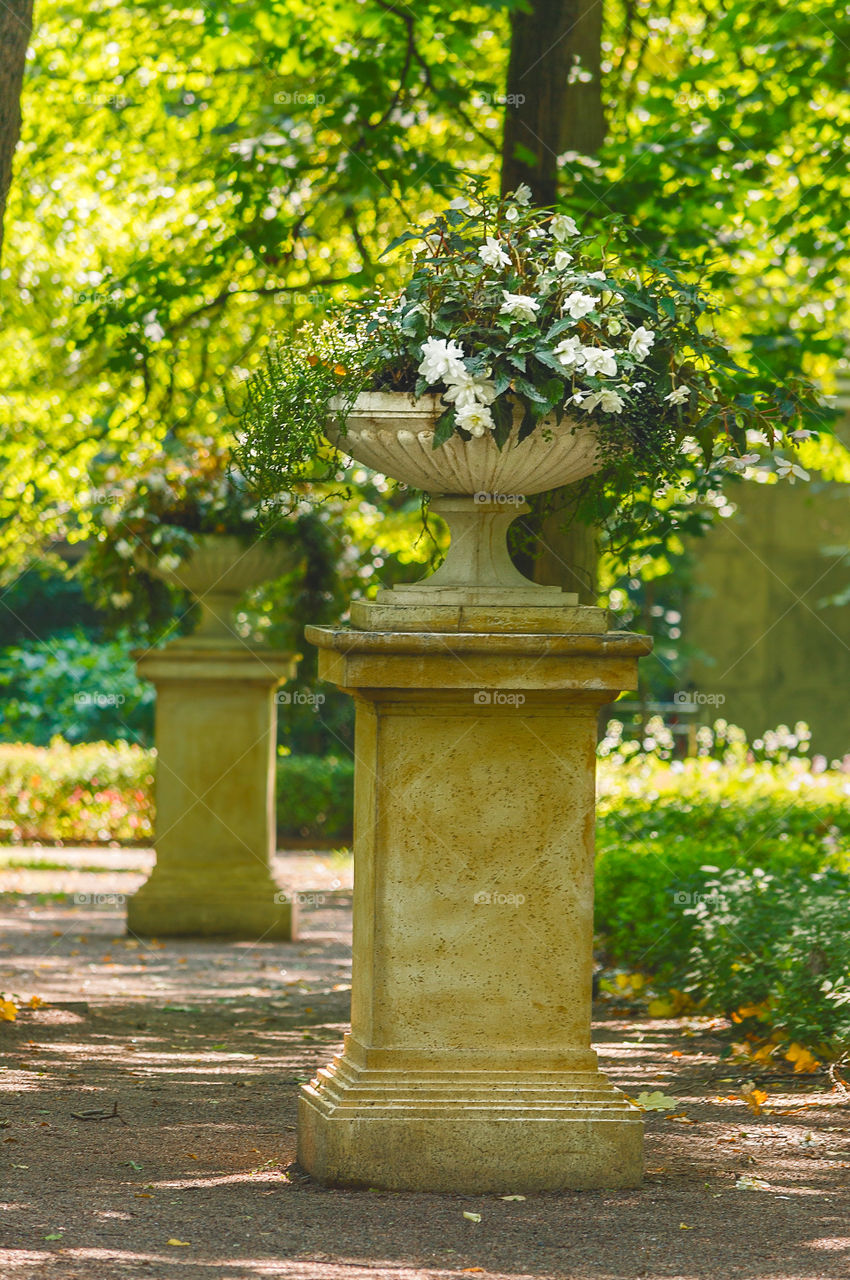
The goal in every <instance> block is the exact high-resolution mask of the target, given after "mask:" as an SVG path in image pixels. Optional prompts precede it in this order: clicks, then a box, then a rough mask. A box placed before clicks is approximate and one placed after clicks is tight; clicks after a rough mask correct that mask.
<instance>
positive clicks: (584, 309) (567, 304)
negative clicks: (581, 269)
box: [562, 289, 596, 320]
mask: <svg viewBox="0 0 850 1280" xmlns="http://www.w3.org/2000/svg"><path fill="white" fill-rule="evenodd" d="M595 306H596V299H595V298H594V297H592V296H591V295H590V294H589V293H582V292H581V290H580V289H573V291H572V293H571V294H569V296H568V297H567V298H565V299H564V305H563V308H562V310H563V311H567V312H569V314H570V315H571V316H572V318H573V320H580V319H581V318H582V316H586V315H587V314H588V312H589V311H592V310H593V308H594V307H595Z"/></svg>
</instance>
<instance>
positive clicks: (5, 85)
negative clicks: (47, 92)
mask: <svg viewBox="0 0 850 1280" xmlns="http://www.w3.org/2000/svg"><path fill="white" fill-rule="evenodd" d="M32 7H33V0H3V3H0V253H2V250H3V218H4V215H5V212H6V200H7V198H8V195H9V188H10V187H11V185H12V159H13V157H14V154H15V148H16V147H17V145H18V139H19V138H20V136H21V87H22V85H23V82H24V67H25V65H26V59H27V46H28V44H29V40H30V35H31V34H32Z"/></svg>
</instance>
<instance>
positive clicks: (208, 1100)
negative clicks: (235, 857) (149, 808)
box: [0, 893, 850, 1280]
mask: <svg viewBox="0 0 850 1280" xmlns="http://www.w3.org/2000/svg"><path fill="white" fill-rule="evenodd" d="M349 907H350V897H349V896H348V895H347V894H345V893H335V894H328V895H326V897H325V901H324V902H323V903H321V904H319V905H316V906H314V907H310V906H308V907H306V908H305V911H304V935H303V937H302V939H301V940H300V941H299V942H297V943H293V944H282V943H269V944H267V943H260V944H258V945H257V944H218V943H215V942H188V941H186V942H168V943H163V944H153V945H152V944H150V943H149V942H143V941H141V940H138V939H132V938H126V937H124V936H123V934H122V929H123V920H122V916H121V913H120V912H119V911H117V910H113V911H110V910H109V909H105V910H101V909H98V910H91V911H88V912H87V913H81V912H80V911H79V910H77V911H73V910H71V909H70V908H69V907H66V906H62V905H61V904H59V903H56V902H42V903H38V902H37V901H35V900H34V899H26V898H22V899H19V900H18V901H17V902H16V903H14V904H13V905H12V907H11V908H10V910H9V911H8V912H7V913H6V918H5V922H4V926H5V927H4V930H3V933H2V935H0V937H2V942H0V946H2V948H4V949H2V950H0V988H2V989H4V990H15V991H16V992H18V993H19V994H20V995H21V996H22V997H28V996H30V995H37V996H41V997H42V998H46V999H47V1000H48V1001H49V1003H48V1004H47V1005H46V1006H45V1007H42V1008H35V1009H32V1010H30V1009H24V1010H23V1011H22V1012H21V1014H20V1017H19V1020H18V1021H17V1022H15V1023H7V1024H4V1025H3V1027H2V1040H0V1047H2V1049H3V1050H4V1058H3V1063H4V1070H3V1071H2V1072H0V1124H2V1125H3V1126H5V1127H3V1128H2V1130H0V1156H2V1162H3V1167H4V1173H3V1182H2V1185H3V1191H2V1202H0V1233H1V1234H0V1238H2V1242H3V1246H4V1248H3V1249H2V1251H0V1275H2V1276H3V1280H7V1278H8V1280H30V1278H31V1277H32V1278H33V1280H34V1278H36V1277H38V1278H39V1280H41V1278H42V1277H44V1278H45V1280H53V1278H54V1277H55V1280H107V1278H108V1280H113V1277H116V1276H134V1275H138V1276H149V1277H154V1278H155V1280H202V1278H208V1280H254V1278H256V1280H264V1278H265V1277H286V1278H287V1280H307V1278H308V1277H309V1280H313V1278H314V1277H327V1280H354V1278H355V1277H357V1280H373V1278H376V1280H377V1278H379V1277H393V1278H394V1280H395V1278H401V1277H404V1278H405V1280H419V1278H420V1277H435V1278H436V1277H447V1276H462V1275H472V1274H474V1275H478V1276H482V1277H484V1280H488V1278H489V1280H497V1278H507V1277H511V1278H512V1280H519V1277H530V1276H533V1277H554V1278H559V1277H564V1278H566V1277H575V1278H577V1280H585V1278H587V1280H591V1278H593V1280H609V1278H614V1277H616V1278H619V1277H639V1276H647V1277H671V1278H673V1277H678V1278H681V1280H685V1278H688V1280H725V1278H726V1277H734V1276H742V1277H747V1278H748V1280H761V1278H762V1277H764V1280H792V1278H793V1280H816V1278H817V1277H830V1280H833V1278H837V1277H839V1276H842V1275H844V1274H847V1272H848V1269H850V1268H848V1262H847V1252H846V1251H847V1248H848V1245H850V1240H848V1236H850V1230H848V1221H850V1197H848V1194H847V1192H848V1172H850V1134H848V1130H850V1119H848V1112H847V1109H846V1106H845V1105H844V1102H843V1099H842V1097H841V1096H840V1094H839V1093H838V1092H831V1091H830V1090H829V1087H828V1084H825V1083H824V1082H823V1081H819V1082H814V1083H813V1082H809V1083H807V1082H806V1081H805V1080H800V1079H796V1080H795V1079H793V1078H790V1079H788V1080H787V1081H777V1082H775V1083H774V1084H773V1085H771V1086H770V1098H769V1102H768V1104H767V1106H766V1107H765V1110H764V1112H763V1114H761V1115H758V1116H754V1115H753V1114H752V1113H751V1112H750V1111H749V1110H748V1108H747V1104H746V1102H745V1100H744V1098H743V1097H742V1095H741V1092H740V1086H741V1083H742V1079H741V1077H740V1076H739V1074H738V1072H737V1071H736V1069H735V1068H729V1066H728V1064H726V1063H723V1062H721V1061H720V1059H719V1058H718V1056H717V1055H718V1051H719V1049H720V1047H721V1041H720V1039H718V1031H717V1029H716V1028H715V1027H712V1025H711V1024H709V1023H707V1022H706V1021H705V1020H697V1019H691V1020H685V1021H673V1020H670V1021H667V1022H665V1021H659V1020H651V1021H650V1020H643V1021H640V1022H631V1023H626V1022H623V1021H619V1020H617V1018H615V1017H611V1016H608V1017H604V1018H602V1019H601V1020H600V1022H599V1023H598V1025H597V1027H596V1030H595V1037H596V1043H597V1046H598V1048H599V1050H600V1055H601V1058H602V1061H603V1065H604V1067H605V1069H606V1070H607V1071H608V1072H609V1074H610V1075H611V1076H612V1078H613V1079H614V1080H615V1082H616V1083H618V1084H619V1085H621V1086H622V1087H623V1088H625V1089H626V1091H627V1092H628V1093H629V1094H630V1095H632V1096H635V1095H637V1094H638V1093H640V1092H643V1091H654V1090H661V1091H662V1092H664V1093H665V1094H668V1095H671V1096H672V1097H674V1098H675V1099H676V1100H677V1107H676V1109H675V1110H674V1111H672V1112H667V1113H661V1112H658V1113H650V1114H648V1116H647V1141H646V1151H647V1177H646V1182H645V1185H644V1187H643V1188H641V1189H640V1190H639V1191H624V1192H583V1193H559V1194H547V1195H534V1196H528V1197H527V1198H526V1199H524V1200H504V1199H501V1198H500V1197H498V1196H437V1195H433V1196H432V1195H420V1194H416V1195H405V1194H390V1193H381V1192H374V1191H373V1192H369V1191H362V1192H354V1191H329V1190H325V1189H323V1188H320V1187H318V1186H316V1185H315V1184H314V1183H313V1182H312V1181H311V1180H310V1179H308V1178H305V1177H304V1176H303V1175H301V1174H300V1173H299V1171H298V1170H297V1168H296V1167H295V1166H294V1164H293V1162H294V1157H295V1104H296V1098H297V1091H298V1084H299V1082H300V1081H303V1080H306V1079H309V1077H310V1076H311V1075H312V1073H313V1072H314V1071H315V1069H316V1068H317V1067H318V1066H319V1065H320V1064H321V1063H323V1062H325V1061H326V1060H327V1059H328V1058H329V1057H330V1056H331V1054H332V1053H333V1052H334V1051H335V1050H336V1049H337V1048H338V1046H339V1045H340V1042H341V1039H342V1034H343V1031H344V1029H345V1026H346V1020H347V1017H348V996H349V972H350V934H349V929H350V910H349ZM85 982H87V983H88V986H87V987H83V985H82V984H83V983H85ZM113 1108H115V1109H117V1115H115V1116H112V1117H109V1118H106V1114H107V1113H109V1112H110V1111H112V1110H113ZM94 1111H100V1112H102V1113H104V1118H96V1117H94V1116H93V1115H89V1116H88V1118H86V1113H92V1112H94ZM79 1117H83V1118H79ZM751 1184H752V1185H751ZM760 1184H764V1185H760ZM517 1191H518V1193H520V1194H521V1188H517ZM465 1211H466V1212H472V1213H476V1214H480V1215H481V1221H480V1222H473V1221H470V1220H469V1219H466V1218H464V1216H463V1214H464V1212H465ZM169 1241H171V1242H173V1241H182V1242H185V1243H169Z"/></svg>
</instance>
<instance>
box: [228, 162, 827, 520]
mask: <svg viewBox="0 0 850 1280" xmlns="http://www.w3.org/2000/svg"><path fill="white" fill-rule="evenodd" d="M530 194H531V193H530V191H529V190H528V188H521V189H520V190H518V191H517V192H514V193H512V194H511V195H510V196H508V197H506V198H505V199H501V200H499V199H496V198H493V197H490V196H489V195H488V194H487V193H486V191H485V189H484V188H483V185H480V184H471V185H470V191H469V196H468V197H464V198H462V199H459V200H456V201H454V202H453V204H452V206H451V207H450V208H449V209H448V210H446V211H445V212H444V213H442V214H440V215H439V216H438V217H437V218H436V219H435V220H433V221H431V222H430V223H428V224H427V225H424V226H413V227H411V228H409V229H408V230H406V231H405V232H404V233H403V234H402V235H400V236H398V237H397V238H396V240H394V241H393V243H392V245H390V246H389V248H390V249H395V248H403V249H405V250H409V251H410V252H412V254H413V267H412V269H408V270H406V271H403V272H402V273H401V274H402V278H403V281H404V288H403V293H402V294H401V296H400V297H399V296H394V297H393V296H389V295H379V296H378V297H377V299H371V300H368V301H367V302H365V303H360V304H357V305H354V306H349V307H348V308H339V309H338V310H337V311H336V312H335V314H334V317H333V319H332V320H326V321H325V322H324V323H323V324H322V325H321V326H317V327H315V328H313V329H307V330H306V331H303V332H302V333H301V334H300V335H299V336H298V338H297V340H296V342H294V343H290V342H289V341H287V340H285V339H284V338H283V337H281V338H280V339H279V340H278V343H277V345H276V346H274V347H273V348H272V349H271V351H270V352H269V353H268V355H267V357H266V360H265V362H264V364H263V365H262V367H261V368H260V369H259V370H258V371H257V372H256V373H254V374H253V375H252V376H251V377H249V378H248V380H247V382H246V384H245V389H244V396H243V400H242V408H241V426H242V435H241V441H242V443H241V445H240V449H239V452H238V457H239V461H240V465H241V466H242V467H243V469H244V470H245V471H246V473H247V474H248V475H249V476H250V478H251V481H252V483H253V484H254V485H255V486H256V488H257V489H258V490H259V491H260V492H261V493H262V494H263V496H264V497H265V498H266V499H267V500H268V501H269V502H271V503H272V504H273V505H274V506H276V507H280V506H281V505H284V506H285V504H286V503H290V504H291V503H293V502H294V501H295V497H294V496H293V495H292V493H291V490H292V488H293V486H298V485H300V483H301V482H303V481H304V480H309V479H312V478H313V477H314V475H315V472H316V468H317V466H319V467H324V469H325V470H324V473H323V475H322V478H325V479H327V478H330V475H331V474H332V471H333V468H332V466H331V465H330V464H329V463H328V461H327V446H326V445H324V444H323V435H324V433H325V429H326V426H327V424H328V420H329V419H331V420H333V421H335V422H336V423H337V424H341V425H342V426H343V428H344V422H345V418H346V415H347V411H348V409H349V408H350V407H351V405H352V404H353V402H354V399H355V398H356V396H357V394H358V392H360V391H361V390H374V391H377V390H399V391H405V392H409V393H411V394H412V395H414V394H415V395H416V396H424V395H431V396H434V397H435V398H438V399H439V400H440V404H439V405H438V406H437V407H436V408H435V410H434V413H435V432H434V447H435V448H437V447H438V446H439V445H440V444H442V443H443V442H444V441H445V440H447V439H448V438H449V437H450V436H451V435H452V433H453V432H456V433H458V434H460V436H461V437H462V438H463V439H465V440H469V439H470V438H472V437H476V436H478V437H480V436H483V435H485V434H486V433H487V432H488V431H490V432H492V433H493V437H494V439H495V441H496V443H497V445H498V446H499V448H505V447H507V446H508V445H509V443H513V442H515V441H517V440H522V439H524V438H525V437H526V436H527V435H529V434H530V433H531V432H533V431H535V430H542V431H545V430H547V429H548V427H547V424H548V423H549V422H550V421H551V417H552V416H553V415H554V416H555V417H556V418H557V420H558V421H560V420H561V419H562V418H563V417H564V415H569V416H570V418H571V419H573V420H574V421H575V422H576V424H577V425H579V426H581V425H586V424H587V423H588V422H592V424H593V425H595V426H596V427H597V428H598V438H599V452H600V455H601V461H602V467H601V470H600V472H599V474H598V475H597V476H596V477H595V478H594V480H593V481H592V482H588V484H587V485H586V492H585V495H584V507H585V514H586V515H587V516H588V518H590V517H592V518H593V519H594V521H598V520H599V518H600V517H610V516H611V515H612V514H613V513H614V512H618V516H619V519H618V526H619V533H620V536H621V537H622V536H624V533H625V532H626V530H627V529H628V528H629V527H631V526H630V524H629V519H628V514H627V513H629V512H631V511H632V510H634V494H635V491H636V490H638V491H643V492H645V494H646V495H648V498H649V500H650V501H649V505H648V507H647V506H646V504H644V508H643V509H642V510H641V522H642V523H646V522H647V521H651V520H652V519H653V518H654V515H655V506H654V502H655V499H656V498H657V497H658V496H659V492H663V491H666V490H668V489H669V488H670V487H671V486H673V485H675V484H676V483H677V482H678V481H679V478H680V475H681V474H682V472H683V471H687V472H691V471H693V470H694V469H695V462H694V455H695V454H699V453H700V452H701V453H702V455H703V458H704V462H705V463H706V464H707V465H709V466H711V464H712V463H716V462H718V461H719V460H720V459H721V458H722V457H723V455H725V454H727V453H728V452H729V450H730V449H731V450H733V451H734V453H733V454H732V455H731V456H729V457H728V458H724V459H723V460H724V462H728V463H729V465H730V466H731V467H732V468H733V469H737V468H739V467H740V465H741V463H740V461H739V456H740V455H744V454H745V450H746V448H747V445H748V441H751V440H752V439H753V438H754V437H756V436H757V437H758V438H760V439H762V440H764V441H766V442H767V443H768V444H770V445H771V446H772V445H773V444H774V443H775V442H776V441H777V440H779V439H780V438H784V439H785V440H786V442H787V443H788V444H789V445H790V447H792V448H793V447H794V444H795V441H794V439H793V438H791V437H790V433H791V429H792V427H794V428H797V429H798V430H799V428H800V426H801V422H800V413H801V408H802V407H803V406H804V403H805V402H804V401H798V399H797V396H798V395H803V388H802V386H799V387H794V388H791V387H786V388H784V389H783V392H782V395H781V396H779V397H776V396H773V395H772V394H771V393H770V392H769V391H767V390H765V391H763V392H762V393H759V394H752V393H750V392H749V391H748V393H747V394H743V393H741V391H740V388H739V387H738V385H737V380H738V379H739V377H740V375H741V374H742V373H744V371H743V370H742V369H741V368H740V366H738V365H737V364H736V363H735V361H734V360H733V359H732V358H731V356H730V353H729V352H728V350H726V348H725V347H724V346H723V344H722V343H721V342H720V341H719V339H718V337H717V334H716V333H715V332H714V330H713V328H712V327H711V325H710V322H709V316H710V313H711V311H712V310H713V307H712V305H711V304H710V302H709V299H708V298H707V297H706V296H705V295H704V293H703V292H702V290H701V289H700V287H699V286H698V284H696V283H693V282H692V281H690V280H689V279H688V278H687V277H686V276H685V275H683V274H681V273H680V272H679V271H678V270H677V269H676V266H675V264H674V263H673V262H672V261H669V260H667V259H662V258H654V259H651V261H650V262H649V264H643V265H641V264H640V256H639V254H637V253H636V252H635V250H634V248H633V246H631V245H630V244H629V243H628V242H629V236H628V235H627V233H626V232H625V231H623V229H622V226H621V224H620V222H619V220H612V219H606V220H603V221H602V223H601V224H600V222H599V220H596V222H594V223H591V224H589V226H588V228H587V229H585V231H584V232H582V231H581V230H580V229H579V227H578V226H577V225H576V223H575V221H574V220H573V219H572V218H570V217H567V216H565V215H563V214H554V215H553V214H552V212H551V211H550V210H540V209H536V208H533V207H531V206H530V205H529V198H530ZM620 242H625V243H620ZM649 326H651V327H649ZM438 415H439V416H438ZM736 455H738V456H736ZM747 456H748V457H749V460H750V461H752V460H753V459H756V460H757V459H758V456H759V455H758V454H750V455H747ZM329 467H330V470H328V468H329ZM696 469H697V471H698V470H699V468H696ZM798 470H799V469H798ZM799 474H800V475H804V473H803V472H802V471H801V470H800V471H799ZM712 478H714V476H713V473H712ZM590 495H593V496H594V497H595V500H596V501H595V505H594V506H593V509H592V510H588V502H589V500H590Z"/></svg>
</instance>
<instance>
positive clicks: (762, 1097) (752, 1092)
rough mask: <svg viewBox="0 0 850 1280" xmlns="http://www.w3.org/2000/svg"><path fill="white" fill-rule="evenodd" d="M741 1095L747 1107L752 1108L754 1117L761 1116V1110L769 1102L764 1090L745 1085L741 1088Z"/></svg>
mask: <svg viewBox="0 0 850 1280" xmlns="http://www.w3.org/2000/svg"><path fill="white" fill-rule="evenodd" d="M741 1095H742V1097H743V1098H744V1101H745V1102H746V1104H747V1106H748V1107H749V1108H750V1111H752V1113H753V1115H754V1116H760V1115H761V1109H762V1107H763V1106H764V1104H765V1103H766V1102H767V1096H768V1095H767V1094H766V1093H765V1091H764V1089H756V1087H755V1086H754V1085H746V1084H745V1085H743V1086H742V1087H741Z"/></svg>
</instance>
